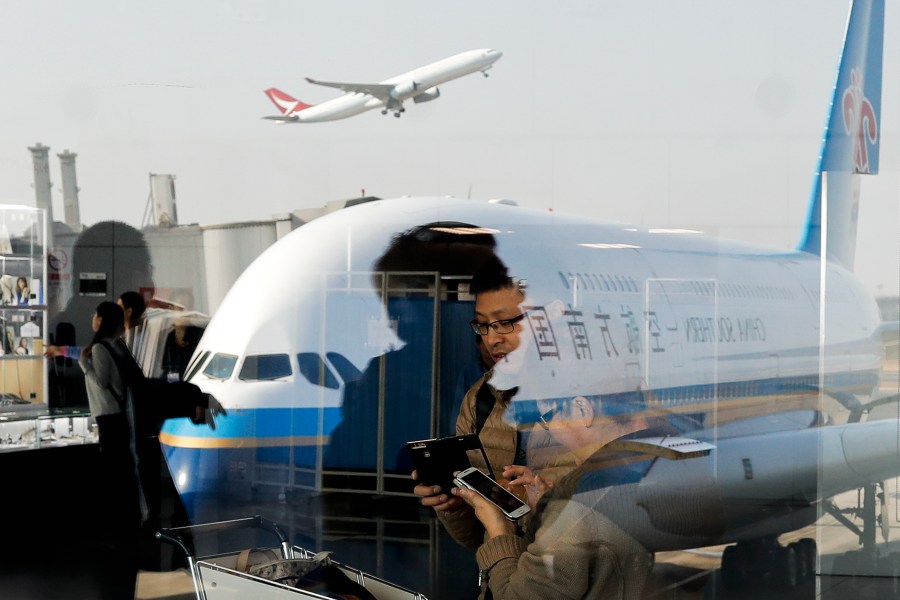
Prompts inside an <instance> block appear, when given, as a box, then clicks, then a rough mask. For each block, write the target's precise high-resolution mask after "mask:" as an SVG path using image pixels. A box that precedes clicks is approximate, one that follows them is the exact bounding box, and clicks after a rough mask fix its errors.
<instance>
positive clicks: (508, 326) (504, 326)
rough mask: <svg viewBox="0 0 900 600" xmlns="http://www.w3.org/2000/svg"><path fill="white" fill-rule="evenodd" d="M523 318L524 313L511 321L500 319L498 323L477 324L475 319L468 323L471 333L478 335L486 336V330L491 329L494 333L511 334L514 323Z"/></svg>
mask: <svg viewBox="0 0 900 600" xmlns="http://www.w3.org/2000/svg"><path fill="white" fill-rule="evenodd" d="M524 318H525V313H522V314H521V315H519V316H518V317H513V318H512V319H500V320H498V321H491V322H490V323H479V322H478V321H477V320H476V319H472V320H471V321H469V325H470V326H471V327H472V331H474V332H475V333H477V334H478V335H487V333H488V328H491V329H493V330H494V333H512V332H513V331H514V330H515V328H516V323H518V322H519V321H521V320H522V319H524Z"/></svg>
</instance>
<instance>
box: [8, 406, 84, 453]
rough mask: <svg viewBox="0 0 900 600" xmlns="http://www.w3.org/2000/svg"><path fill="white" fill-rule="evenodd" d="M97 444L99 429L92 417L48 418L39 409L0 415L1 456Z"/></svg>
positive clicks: (21, 410) (62, 416)
mask: <svg viewBox="0 0 900 600" xmlns="http://www.w3.org/2000/svg"><path fill="white" fill-rule="evenodd" d="M96 442H97V425H96V423H95V422H94V419H93V417H91V415H90V414H88V413H72V414H68V415H60V414H48V411H47V410H46V409H41V408H39V407H35V408H34V409H27V408H26V409H24V410H23V409H19V410H18V411H15V412H12V411H9V412H4V413H0V452H12V451H16V450H35V449H38V448H52V447H56V446H69V445H71V444H93V443H96Z"/></svg>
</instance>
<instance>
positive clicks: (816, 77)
mask: <svg viewBox="0 0 900 600" xmlns="http://www.w3.org/2000/svg"><path fill="white" fill-rule="evenodd" d="M887 4H888V6H887V15H886V21H887V22H886V26H885V51H884V69H885V73H886V74H888V75H886V76H885V78H884V89H883V98H882V107H883V108H882V110H883V113H882V129H881V135H882V150H881V174H880V175H878V176H877V177H871V178H868V179H867V180H866V181H865V183H864V188H863V200H862V205H861V209H860V247H859V250H858V252H857V272H858V273H859V275H860V277H861V278H862V279H863V281H864V282H866V284H867V285H868V286H869V287H870V288H871V289H872V290H873V291H874V292H875V293H878V294H884V295H896V294H897V293H898V292H900V281H898V273H900V263H898V261H900V133H898V131H900V89H898V88H900V76H898V73H900V65H898V57H900V6H898V1H897V0H887ZM848 9H849V0H753V1H752V2H751V1H747V0H618V1H610V0H579V1H574V0H570V1H566V0H561V1H554V2H546V1H531V0H505V1H497V2H493V1H489V0H478V1H470V0H462V1H454V2H446V1H444V2H434V1H431V0H428V1H423V0H416V1H412V0H395V1H391V2H372V1H371V0H369V1H365V2H363V1H343V2H342V1H322V0H319V1H315V2H313V1H308V0H268V1H256V0H254V1H251V0H246V1H225V0H191V1H187V2H185V1H183V0H163V1H159V0H156V1H154V2H120V1H112V0H111V1H97V0H82V1H80V2H70V1H66V0H43V1H41V2H26V1H18V2H5V3H4V7H3V11H2V13H0V14H2V19H0V55H2V56H3V57H4V60H3V63H2V65H0V73H2V76H3V82H4V89H5V92H6V93H5V94H4V109H3V111H2V112H0V130H2V132H3V135H2V137H0V202H3V203H19V204H27V205H34V190H33V189H32V184H33V172H32V164H31V154H30V153H29V151H28V149H27V148H28V146H31V145H34V144H35V143H37V142H41V143H43V144H45V145H47V146H49V147H50V151H51V162H50V165H51V170H50V173H51V179H52V180H53V182H54V188H53V189H54V191H53V194H54V211H55V216H56V218H57V219H59V220H61V219H62V214H63V213H62V197H61V178H60V173H59V161H58V159H57V157H56V154H57V153H59V152H62V151H63V150H66V149H68V150H70V151H72V152H75V153H77V155H78V157H77V163H76V164H77V172H78V184H79V187H80V188H81V192H80V200H81V216H82V221H83V222H84V223H85V224H86V225H89V224H92V223H95V222H97V221H99V220H103V219H108V218H114V219H119V220H123V221H126V222H128V223H131V224H133V225H136V226H139V225H140V224H141V220H142V217H143V215H144V210H145V206H146V203H147V197H148V195H149V181H148V175H149V174H150V173H170V174H174V175H175V176H176V182H175V183H176V192H177V202H178V215H179V219H180V221H181V222H182V223H193V222H196V223H201V224H214V223H225V222H232V221H243V220H257V219H268V218H269V217H271V216H272V215H273V214H275V213H281V212H286V211H290V210H293V209H297V208H308V207H317V206H321V205H323V204H325V203H326V202H328V201H330V200H335V199H340V198H347V197H353V196H357V195H359V193H360V190H361V189H363V188H364V189H365V191H366V193H367V194H371V195H377V196H382V197H389V196H398V195H418V194H424V195H456V196H469V195H471V197H473V198H497V197H505V198H512V199H515V200H516V201H517V202H519V204H521V205H524V206H530V207H536V208H546V209H552V210H554V211H564V212H573V213H577V214H582V215H587V216H593V217H602V218H606V219H610V220H616V221H628V222H635V223H639V224H643V225H655V226H676V225H677V226H691V227H696V228H701V229H704V230H706V231H709V232H711V233H714V234H718V235H723V236H726V237H732V238H738V239H746V240H752V241H756V242H763V243H769V244H772V245H775V246H778V247H784V248H790V247H794V246H795V245H796V243H797V241H798V239H799V237H800V231H801V228H802V223H803V221H804V218H805V216H806V208H807V203H808V199H809V195H810V189H811V185H812V177H813V172H814V169H815V167H816V164H817V157H818V153H819V150H820V141H821V137H822V131H823V128H824V124H825V119H826V116H827V112H828V106H829V103H830V101H831V94H832V85H833V83H834V76H835V69H836V67H837V61H838V57H839V52H840V47H841V43H842V39H843V34H844V27H845V23H846V18H847V13H848ZM483 47H492V48H497V49H499V50H501V51H503V53H504V56H503V58H501V59H500V61H499V62H497V63H496V64H495V66H494V69H492V70H491V71H490V77H488V78H484V77H482V76H481V75H479V74H474V75H469V76H467V77H465V78H463V79H459V80H456V81H452V82H450V83H447V84H445V85H443V86H441V97H440V98H439V99H437V100H435V101H433V102H430V103H424V104H415V105H414V104H412V103H411V102H410V103H408V106H407V112H406V113H405V114H404V116H403V117H402V118H400V119H395V118H394V117H392V116H390V115H389V116H382V115H381V114H380V112H379V111H370V112H367V113H363V114H362V115H359V116H357V117H353V118H351V119H347V120H344V121H336V122H332V123H318V124H304V125H278V124H275V123H273V122H270V121H266V120H263V119H261V118H260V117H262V116H264V115H269V114H274V113H275V108H274V106H272V104H271V103H270V102H269V100H268V99H267V98H266V97H265V96H264V95H263V90H264V89H265V88H267V87H271V86H277V87H279V88H281V89H283V90H284V91H286V92H288V93H290V94H292V95H294V96H295V97H297V98H300V99H302V100H304V101H307V102H321V101H324V100H327V99H330V98H333V97H335V96H337V95H338V93H339V92H337V90H333V89H330V88H324V87H318V86H313V85H310V84H308V83H307V82H306V81H305V80H304V79H303V78H304V77H307V76H309V77H314V78H320V79H326V80H342V81H359V82H373V81H380V80H383V79H386V78H388V77H390V76H393V75H397V74H399V73H402V72H404V71H407V70H410V69H412V68H415V67H417V66H421V65H423V64H426V63H428V62H432V61H434V60H437V59H440V58H443V57H445V56H449V55H451V54H455V53H457V52H461V51H464V50H469V49H474V48H483Z"/></svg>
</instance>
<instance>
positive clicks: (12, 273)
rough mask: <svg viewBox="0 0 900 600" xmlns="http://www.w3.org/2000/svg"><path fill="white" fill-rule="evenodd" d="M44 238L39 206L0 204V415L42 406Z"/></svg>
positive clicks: (43, 217) (44, 373) (44, 368)
mask: <svg viewBox="0 0 900 600" xmlns="http://www.w3.org/2000/svg"><path fill="white" fill-rule="evenodd" d="M46 241H47V222H46V213H45V212H44V210H42V209H40V208H33V207H28V206H18V205H0V416H2V415H3V414H5V413H9V412H12V413H15V412H17V411H18V410H19V409H22V408H27V407H31V406H35V405H39V406H42V407H44V408H46V407H47V361H46V359H45V358H44V345H45V343H46V340H47V331H46V329H47V304H46V299H45V290H46V287H47V285H46V284H47V280H46V271H47V269H46V265H47V243H46Z"/></svg>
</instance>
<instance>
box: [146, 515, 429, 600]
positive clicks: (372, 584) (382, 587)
mask: <svg viewBox="0 0 900 600" xmlns="http://www.w3.org/2000/svg"><path fill="white" fill-rule="evenodd" d="M239 529H257V530H262V531H265V532H268V533H270V534H272V535H273V536H274V538H277V540H278V547H277V549H278V552H280V554H281V556H282V557H284V558H310V557H312V556H313V555H314V554H315V553H314V552H311V551H309V550H306V549H304V548H300V547H299V546H292V545H291V544H290V542H289V541H288V538H287V536H286V535H285V534H284V532H283V531H281V528H280V527H278V525H277V524H275V523H274V522H273V521H270V520H269V519H266V518H265V517H261V516H259V515H256V516H253V517H247V518H243V519H234V520H231V521H218V522H215V523H204V524H200V525H191V526H187V527H172V528H169V529H161V530H159V531H158V532H157V533H156V538H157V539H159V540H161V541H164V542H168V543H170V544H174V545H175V546H177V547H179V548H180V549H181V550H182V551H183V552H184V554H185V556H186V557H187V563H188V569H189V570H190V572H191V577H192V579H193V583H194V591H195V593H196V594H197V600H220V599H222V600H225V599H245V598H256V599H260V600H296V599H297V598H318V599H319V600H329V598H328V597H326V596H322V595H320V594H317V593H316V592H312V591H309V590H301V589H298V588H294V587H290V586H287V585H283V584H281V583H277V582H274V581H269V580H267V579H262V578H260V577H256V576H254V575H249V574H247V573H243V572H241V571H238V570H237V569H236V568H235V567H236V566H237V562H238V557H239V556H240V554H241V550H238V551H236V552H226V553H222V554H212V555H205V556H195V555H194V552H193V550H192V549H191V548H192V547H193V541H194V540H195V539H198V536H203V535H209V534H217V533H223V532H229V531H235V530H239ZM332 562H333V564H334V565H336V566H337V567H338V568H340V569H341V570H342V571H343V572H344V573H346V574H347V575H348V576H350V578H351V579H353V580H354V581H356V582H357V583H359V584H360V585H362V586H363V587H365V588H366V589H367V590H368V591H370V592H371V593H372V594H373V595H374V596H375V597H376V598H377V599H378V600H427V598H426V597H425V596H423V595H422V594H420V593H418V592H414V591H412V590H409V589H406V588H403V587H401V586H398V585H395V584H393V583H391V582H389V581H385V580H384V579H381V578H378V577H375V576H374V575H370V574H368V573H364V572H363V571H360V570H359V569H356V568H353V567H350V566H348V565H344V564H341V563H339V562H337V561H332Z"/></svg>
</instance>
